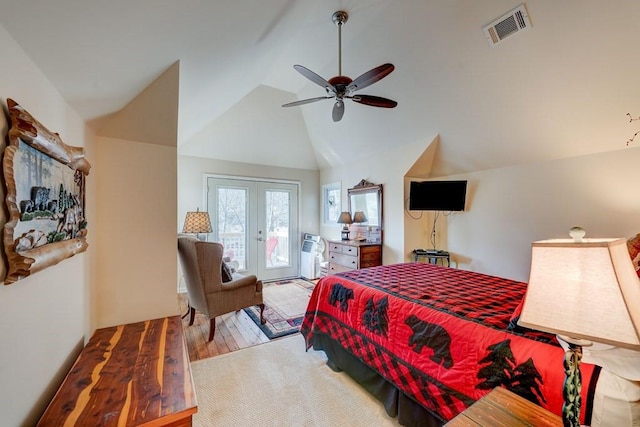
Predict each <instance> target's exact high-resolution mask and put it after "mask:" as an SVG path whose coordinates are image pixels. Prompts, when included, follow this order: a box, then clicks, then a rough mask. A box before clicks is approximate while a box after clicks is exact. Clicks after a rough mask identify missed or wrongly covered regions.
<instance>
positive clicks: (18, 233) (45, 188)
mask: <svg viewBox="0 0 640 427" xmlns="http://www.w3.org/2000/svg"><path fill="white" fill-rule="evenodd" d="M7 106H8V107H9V116H10V118H11V128H10V129H9V144H8V145H7V147H6V148H5V150H4V159H3V164H2V166H3V172H4V179H5V183H6V187H7V193H6V205H7V209H8V211H9V220H8V221H7V223H6V224H5V226H4V239H3V242H4V250H5V253H6V255H7V261H8V269H7V277H6V278H5V282H4V283H5V285H8V284H11V283H14V282H16V281H18V280H20V279H23V278H25V277H27V276H29V275H31V274H33V273H35V272H37V271H40V270H43V269H45V268H47V267H49V266H52V265H55V264H57V263H59V262H60V261H62V260H64V259H66V258H69V257H71V256H73V255H75V254H77V253H80V252H83V251H85V250H86V249H87V247H88V244H87V241H86V235H87V221H86V219H85V178H86V176H87V175H88V174H89V169H90V168H91V165H90V164H89V162H88V161H87V160H86V159H85V157H84V149H83V148H82V147H72V146H69V145H66V144H65V143H64V142H63V141H62V140H61V138H60V135H58V134H57V133H53V132H51V131H49V130H48V129H47V128H46V127H44V126H43V125H42V124H41V123H40V122H38V121H37V120H36V119H35V118H34V117H33V116H32V115H31V114H29V112H27V111H26V110H25V109H24V108H22V107H21V106H20V105H18V103H16V102H15V101H13V100H12V99H7Z"/></svg>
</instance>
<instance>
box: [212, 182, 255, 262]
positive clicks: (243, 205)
mask: <svg viewBox="0 0 640 427" xmlns="http://www.w3.org/2000/svg"><path fill="white" fill-rule="evenodd" d="M217 191H218V194H217V195H218V224H217V230H216V231H217V233H218V238H219V240H220V242H221V243H222V245H223V246H224V255H223V256H224V257H228V258H229V261H236V262H237V263H238V264H237V269H238V270H244V269H246V266H247V258H246V251H247V232H246V230H247V197H248V196H247V189H245V188H224V187H218V188H217Z"/></svg>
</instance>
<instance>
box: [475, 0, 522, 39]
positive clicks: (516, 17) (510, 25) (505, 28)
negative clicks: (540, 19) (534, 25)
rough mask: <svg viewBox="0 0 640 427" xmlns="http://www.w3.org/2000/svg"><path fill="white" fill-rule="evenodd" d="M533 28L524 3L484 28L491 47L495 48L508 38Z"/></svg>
mask: <svg viewBox="0 0 640 427" xmlns="http://www.w3.org/2000/svg"><path fill="white" fill-rule="evenodd" d="M529 28H531V21H530V20H529V14H528V13H527V9H526V7H525V5H524V3H522V4H521V5H520V6H518V7H516V8H515V9H513V10H512V11H510V12H508V13H507V14H505V15H503V16H501V17H500V18H498V19H496V20H495V21H493V22H492V23H490V24H489V25H487V26H485V27H483V28H482V30H483V31H484V35H485V36H486V37H487V40H489V44H490V45H491V46H495V45H497V44H498V43H500V42H502V41H503V40H504V39H506V38H507V37H509V36H511V35H513V34H516V33H519V32H520V31H524V30H528V29H529Z"/></svg>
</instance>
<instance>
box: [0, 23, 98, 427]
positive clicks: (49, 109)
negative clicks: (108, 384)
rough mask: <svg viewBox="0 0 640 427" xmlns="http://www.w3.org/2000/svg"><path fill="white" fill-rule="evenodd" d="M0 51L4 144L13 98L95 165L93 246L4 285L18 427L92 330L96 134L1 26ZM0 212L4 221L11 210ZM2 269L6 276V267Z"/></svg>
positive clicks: (5, 407) (7, 409) (11, 396)
mask: <svg viewBox="0 0 640 427" xmlns="http://www.w3.org/2000/svg"><path fill="white" fill-rule="evenodd" d="M0 56H1V57H2V58H3V59H2V61H3V62H2V63H3V66H2V67H0V101H1V103H2V110H3V114H2V115H0V130H1V132H0V133H1V134H2V136H3V138H2V146H3V147H4V141H5V138H4V137H5V136H6V133H7V130H8V128H9V123H8V115H7V107H6V98H12V99H14V100H15V101H17V102H18V103H19V104H20V105H22V106H23V107H24V108H25V109H27V110H28V111H29V112H30V113H31V114H33V116H34V117H36V118H37V120H39V121H40V122H41V123H42V124H43V125H45V126H46V127H47V128H48V129H49V130H51V131H53V132H58V133H59V134H60V136H61V137H62V140H63V141H64V142H65V143H66V144H68V145H73V146H83V147H85V148H86V154H87V159H88V160H89V162H90V163H92V166H94V167H93V168H92V170H91V173H90V174H89V176H88V177H87V200H86V208H87V212H86V215H87V221H88V224H89V226H88V230H89V233H88V236H87V240H88V242H89V248H88V250H87V251H86V252H84V253H81V254H78V255H76V256H74V257H72V258H69V259H67V260H64V261H62V262H60V263H59V264H57V265H55V266H52V267H49V268H47V269H45V270H43V271H41V272H38V273H36V274H34V275H32V276H30V277H28V278H26V279H23V280H19V281H17V282H15V283H13V284H11V285H8V286H5V285H4V284H2V285H0V342H2V351H0V378H1V379H2V380H1V381H0V418H1V419H2V421H1V424H2V425H7V426H19V425H33V424H34V423H35V422H36V421H37V419H38V417H39V416H40V414H41V413H42V411H44V408H45V407H46V405H47V404H48V402H49V400H50V399H51V396H52V395H53V393H54V392H55V389H56V388H57V387H58V385H59V382H60V381H61V379H62V378H63V376H64V375H66V373H67V371H68V369H69V368H70V366H71V364H72V363H73V361H74V360H75V357H76V356H77V354H78V352H79V350H80V348H81V347H82V345H83V344H84V338H85V334H89V333H90V332H91V331H92V330H93V325H92V324H91V318H92V313H91V309H90V305H89V304H90V301H91V299H92V295H91V289H90V286H89V283H90V282H89V280H90V277H91V275H92V274H93V273H92V272H91V271H90V270H89V266H90V265H93V264H94V263H95V256H96V246H97V245H96V235H95V230H96V209H95V206H96V195H95V192H94V189H95V172H96V167H95V163H94V161H93V160H94V157H93V144H94V142H93V139H92V138H93V136H92V134H91V133H90V132H89V131H88V129H86V127H85V126H84V124H83V122H82V120H81V119H80V117H79V116H78V115H77V114H76V113H75V112H74V111H72V110H71V109H70V108H69V106H68V105H67V103H66V102H65V101H64V100H63V99H62V97H61V96H60V94H59V93H58V92H56V90H55V89H54V88H53V86H52V85H51V83H50V82H49V81H48V80H47V78H46V77H45V76H44V75H43V74H42V73H41V72H40V70H39V69H38V68H37V67H36V66H35V65H34V64H33V63H32V62H31V60H30V59H29V58H28V57H27V55H26V54H25V53H24V51H23V50H22V49H21V48H20V47H19V46H18V45H17V44H16V43H15V42H14V41H13V39H12V38H11V37H10V36H9V34H8V33H7V32H6V31H5V30H4V28H3V27H1V26H0ZM3 188H4V186H3ZM2 191H3V190H2ZM4 196H5V195H4V194H2V197H1V199H2V201H3V203H4ZM1 211H2V214H1V215H2V218H1V225H4V223H5V222H6V218H5V217H4V215H5V213H4V212H5V209H2V210H1ZM1 268H2V271H1V273H2V278H4V277H5V273H6V270H5V269H4V265H2V267H1Z"/></svg>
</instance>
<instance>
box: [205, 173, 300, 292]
mask: <svg viewBox="0 0 640 427" xmlns="http://www.w3.org/2000/svg"><path fill="white" fill-rule="evenodd" d="M209 178H213V179H229V180H236V181H249V182H253V183H256V184H257V183H260V182H262V183H275V184H289V185H295V186H296V187H297V192H298V197H297V198H298V202H297V206H296V209H295V211H294V212H292V214H293V215H295V216H296V228H297V229H296V230H291V239H292V247H291V257H292V259H294V260H295V263H296V264H297V266H296V267H297V268H296V269H295V274H294V275H293V276H285V277H279V278H278V279H269V280H280V279H289V278H292V277H299V276H300V250H301V239H302V233H301V232H300V219H301V218H300V216H301V214H300V213H301V209H302V207H301V203H300V200H301V189H302V183H301V182H300V181H296V180H289V179H278V178H264V177H253V176H240V175H227V174H215V173H204V174H203V175H202V203H203V205H202V206H205V207H208V202H209V201H208V193H209V189H208V186H209V183H208V180H209ZM257 237H258V236H257V235H256V236H250V237H249V239H254V238H255V239H257ZM257 268H258V266H257V265H256V270H257ZM248 273H249V274H256V275H257V271H256V272H253V271H249V272H248ZM258 279H260V277H258Z"/></svg>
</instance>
